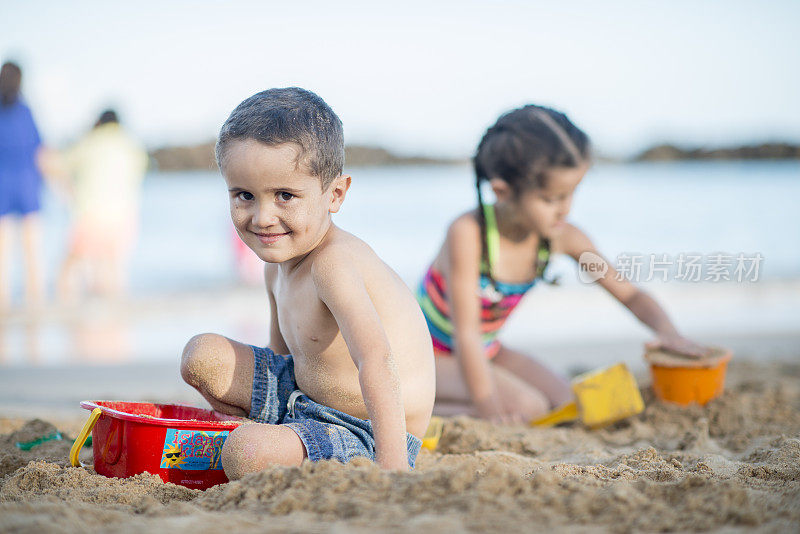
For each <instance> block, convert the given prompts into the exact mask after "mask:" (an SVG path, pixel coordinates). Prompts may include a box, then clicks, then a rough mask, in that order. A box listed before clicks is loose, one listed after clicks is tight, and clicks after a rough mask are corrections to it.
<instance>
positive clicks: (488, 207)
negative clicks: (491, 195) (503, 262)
mask: <svg viewBox="0 0 800 534" xmlns="http://www.w3.org/2000/svg"><path fill="white" fill-rule="evenodd" d="M481 207H482V209H483V218H484V221H485V222H486V256H487V258H488V260H489V264H488V265H486V262H481V272H483V273H491V272H492V268H493V267H494V266H495V265H497V256H498V254H499V252H500V232H499V231H498V229H497V217H496V216H495V213H494V204H482V205H481Z"/></svg>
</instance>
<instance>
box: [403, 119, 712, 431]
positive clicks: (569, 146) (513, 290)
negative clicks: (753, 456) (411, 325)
mask: <svg viewBox="0 0 800 534" xmlns="http://www.w3.org/2000/svg"><path fill="white" fill-rule="evenodd" d="M590 161H591V157H590V145H589V139H588V137H587V136H586V134H584V133H583V132H582V131H581V130H580V129H578V128H577V127H576V126H575V125H574V124H572V122H570V120H569V119H568V118H567V117H566V115H564V114H563V113H559V112H557V111H554V110H552V109H549V108H546V107H541V106H533V105H529V106H525V107H523V108H520V109H515V110H513V111H511V112H509V113H506V114H505V115H502V116H501V117H500V118H499V119H498V120H497V122H496V123H495V125H494V126H492V127H491V128H489V130H488V131H487V132H486V134H485V135H484V136H483V139H482V140H481V142H480V144H479V145H478V151H477V153H476V155H475V158H474V164H475V176H476V182H475V185H476V188H477V193H478V207H477V209H475V210H472V211H469V212H467V213H465V214H463V215H461V216H460V217H458V218H457V219H456V220H455V221H453V223H452V224H451V225H450V228H449V229H448V231H447V237H446V239H445V242H444V244H443V245H442V248H441V250H440V251H439V253H438V255H437V256H436V258H435V259H434V261H433V264H432V265H431V267H430V268H429V269H428V272H427V273H426V275H425V278H424V279H423V281H422V284H421V285H420V289H419V295H418V298H419V301H420V304H421V306H422V309H423V311H424V313H425V316H426V319H427V321H428V328H429V329H430V332H431V337H432V338H433V345H434V350H435V353H436V411H437V412H438V413H440V414H442V415H453V414H457V413H466V414H469V415H473V416H477V417H483V418H487V419H491V420H494V421H499V422H522V421H529V420H530V419H532V418H534V417H537V416H540V415H542V414H544V413H545V412H547V411H548V410H550V409H551V408H552V407H554V406H558V405H560V404H562V403H564V402H566V401H569V400H571V397H572V393H571V390H570V387H569V384H568V382H566V381H565V380H564V379H563V378H561V377H559V376H557V375H556V374H554V373H553V372H551V371H549V370H548V369H546V368H545V367H543V366H542V365H541V364H539V363H537V362H536V361H535V360H533V359H532V358H530V357H528V356H526V355H523V354H521V353H519V352H516V351H513V350H511V349H509V348H508V347H506V346H504V345H503V344H502V343H501V342H500V341H499V340H498V339H497V335H498V333H499V330H500V328H501V326H502V325H503V323H504V322H505V320H506V319H507V318H508V316H509V314H510V313H511V312H512V311H513V309H514V307H515V306H516V305H517V304H518V303H519V301H520V299H521V298H522V296H523V295H524V294H525V293H526V292H527V291H528V290H529V289H531V288H532V287H533V285H534V284H535V283H536V282H537V280H539V279H541V278H542V277H543V274H544V271H545V268H546V267H547V263H548V260H549V258H550V255H551V254H554V253H561V254H567V255H569V256H571V257H572V258H573V259H575V261H578V258H579V256H580V255H581V254H582V253H583V252H592V253H595V254H597V251H596V249H595V247H594V246H593V245H592V242H591V241H590V240H589V238H587V237H586V235H585V234H584V233H583V232H582V231H581V230H580V229H578V228H576V227H575V226H573V225H571V224H569V223H568V222H566V217H567V215H568V214H569V210H570V205H571V203H572V196H573V194H574V192H575V189H576V188H577V187H578V184H580V182H581V180H582V179H583V176H584V174H586V171H587V170H588V168H589V166H590ZM484 182H487V183H488V184H489V186H491V188H492V190H493V191H494V193H495V196H496V198H497V201H496V203H495V204H494V205H492V204H485V203H484V202H483V198H482V195H481V186H482V185H483V183H484ZM599 283H600V285H601V286H603V288H604V289H606V290H607V291H608V292H609V293H610V294H611V295H612V296H614V298H616V299H617V300H619V301H620V302H621V303H622V304H624V305H625V306H626V307H627V308H628V309H629V310H630V311H631V312H632V313H633V314H634V315H635V316H636V317H637V318H638V319H639V320H640V321H642V322H643V323H644V324H645V325H647V326H648V327H650V328H651V329H652V330H653V332H654V333H655V334H656V336H657V341H656V342H655V343H654V344H652V345H651V346H653V347H660V348H664V349H666V350H672V351H677V352H681V353H684V354H688V355H691V356H700V355H702V353H703V352H704V351H703V349H701V348H700V347H699V346H697V345H695V344H694V343H692V342H691V341H689V340H687V339H685V338H683V337H682V336H681V335H680V334H679V333H678V332H677V330H676V329H675V326H674V325H673V324H672V323H671V322H670V320H669V318H668V317H667V316H666V314H665V313H664V311H663V310H662V309H661V307H660V306H659V305H658V304H657V303H656V302H655V301H654V300H653V299H652V298H651V297H650V296H648V295H647V294H646V293H644V292H642V291H640V290H639V289H637V288H636V287H635V286H633V285H632V284H631V283H629V282H628V281H625V280H622V281H619V280H617V279H616V271H615V270H614V268H613V267H612V266H610V265H609V269H608V272H607V273H606V276H605V277H604V278H601V279H600V280H599Z"/></svg>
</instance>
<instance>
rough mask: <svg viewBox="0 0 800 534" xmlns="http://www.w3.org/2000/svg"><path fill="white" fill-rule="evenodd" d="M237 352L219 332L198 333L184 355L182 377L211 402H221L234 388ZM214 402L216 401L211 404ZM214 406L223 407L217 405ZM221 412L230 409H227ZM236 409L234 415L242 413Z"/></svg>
mask: <svg viewBox="0 0 800 534" xmlns="http://www.w3.org/2000/svg"><path fill="white" fill-rule="evenodd" d="M235 365H236V360H235V355H234V354H233V350H232V347H231V344H230V340H228V339H227V338H225V337H223V336H220V335H218V334H198V335H196V336H194V337H192V338H191V339H190V340H189V342H188V343H186V346H185V347H184V349H183V354H182V356H181V377H182V378H183V380H184V381H185V382H186V383H187V384H189V385H190V386H192V387H193V388H195V389H196V390H198V391H199V392H200V393H201V394H202V395H203V396H204V397H205V398H206V399H208V400H209V402H211V401H212V399H215V400H218V401H220V402H221V401H222V399H223V398H224V397H225V396H226V394H228V393H229V392H230V391H231V389H232V387H233V385H234V384H233V370H234V366H235ZM212 404H213V403H212ZM214 408H215V409H218V410H219V409H220V407H219V406H218V405H214ZM220 411H225V412H228V411H229V410H225V409H224V408H223V409H222V410H220ZM240 414H241V413H240V412H239V411H238V410H237V413H236V414H234V415H240Z"/></svg>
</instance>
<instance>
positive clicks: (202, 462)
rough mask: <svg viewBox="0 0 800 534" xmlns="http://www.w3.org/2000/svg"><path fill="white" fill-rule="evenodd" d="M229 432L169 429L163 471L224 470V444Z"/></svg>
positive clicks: (165, 441) (162, 459)
mask: <svg viewBox="0 0 800 534" xmlns="http://www.w3.org/2000/svg"><path fill="white" fill-rule="evenodd" d="M228 433H229V431H227V430H221V431H219V432H211V431H205V432H204V431H200V430H183V429H179V428H168V429H167V437H166V438H165V439H164V450H163V452H162V453H161V468H162V469H183V470H187V471H204V470H218V469H222V462H221V461H220V457H221V456H222V444H223V443H225V438H227V437H228Z"/></svg>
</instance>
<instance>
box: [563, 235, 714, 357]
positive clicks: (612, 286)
mask: <svg viewBox="0 0 800 534" xmlns="http://www.w3.org/2000/svg"><path fill="white" fill-rule="evenodd" d="M558 248H560V249H561V250H559V252H564V253H566V254H569V255H570V256H571V257H572V258H573V259H574V260H575V261H576V262H578V263H580V256H581V254H583V253H584V252H591V253H593V254H596V255H597V256H599V257H601V258H602V256H601V255H600V253H599V252H598V251H597V249H596V248H595V246H594V244H593V243H592V241H591V240H590V239H589V238H588V237H587V236H586V234H584V233H583V232H582V231H581V230H580V229H579V228H577V227H575V226H573V225H571V224H568V225H567V227H566V228H565V229H564V232H563V234H562V235H561V236H559V239H558ZM606 264H607V265H608V272H606V274H605V275H603V277H601V278H600V279H599V280H598V281H597V283H598V284H600V286H601V287H602V288H603V289H605V290H606V291H608V292H609V293H610V294H611V295H612V296H613V297H614V298H615V299H617V300H618V301H619V302H620V303H622V304H623V305H624V306H625V307H626V308H628V309H629V310H630V311H631V313H633V315H635V316H636V318H637V319H639V320H640V321H641V322H642V323H644V324H645V325H647V326H648V327H650V329H652V330H653V332H654V333H655V335H656V337H657V339H656V341H655V342H654V343H649V344H648V348H662V349H665V350H671V351H674V352H679V353H681V354H686V355H687V356H694V357H701V356H703V355H704V354H705V353H706V352H707V349H706V348H704V347H701V346H700V345H698V344H696V343H694V342H693V341H690V340H688V339H686V338H685V337H683V336H682V335H681V334H680V333H678V329H677V328H675V325H674V324H673V323H672V321H670V319H669V317H668V316H667V314H666V312H665V311H664V309H663V308H662V307H661V306H660V305H659V304H658V302H656V301H655V299H653V297H651V296H650V295H648V294H647V293H645V292H644V291H642V290H641V289H639V288H638V287H636V286H635V285H633V284H632V283H630V282H629V281H628V280H626V279H625V278H624V277H619V276H618V274H617V270H616V269H615V268H614V266H613V265H611V262H609V261H606Z"/></svg>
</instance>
